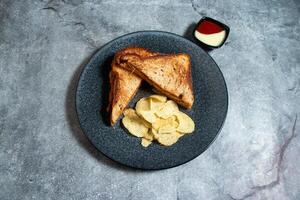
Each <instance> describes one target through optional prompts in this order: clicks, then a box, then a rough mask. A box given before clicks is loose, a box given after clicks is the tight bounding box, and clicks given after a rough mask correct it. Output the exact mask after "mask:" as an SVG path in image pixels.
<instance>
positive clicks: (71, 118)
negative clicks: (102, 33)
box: [65, 51, 141, 172]
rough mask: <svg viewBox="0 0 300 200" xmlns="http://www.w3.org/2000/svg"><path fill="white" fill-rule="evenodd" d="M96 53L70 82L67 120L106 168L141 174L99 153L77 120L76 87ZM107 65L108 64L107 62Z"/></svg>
mask: <svg viewBox="0 0 300 200" xmlns="http://www.w3.org/2000/svg"><path fill="white" fill-rule="evenodd" d="M95 53H96V51H95V52H94V53H92V55H91V56H89V57H87V58H86V59H85V60H84V61H83V62H82V63H81V64H80V65H79V67H78V68H77V69H76V71H75V72H74V74H73V76H72V78H71V80H70V82H69V85H68V88H67V94H66V99H65V112H66V116H67V117H66V118H67V122H68V125H69V128H70V130H71V132H72V135H73V136H74V137H75V139H76V141H77V142H78V144H79V145H80V146H81V147H82V148H84V149H85V150H86V151H87V152H88V153H89V154H90V155H91V156H92V157H94V158H95V159H96V160H98V161H99V162H101V163H103V164H105V165H106V166H109V167H112V168H115V169H117V170H124V171H127V172H141V170H138V169H133V168H130V167H126V166H124V165H121V164H118V163H117V162H114V161H112V160H110V159H109V158H107V157H105V156H104V155H103V154H102V153H101V152H100V151H98V150H97V149H96V147H94V145H93V144H92V143H91V142H90V141H89V139H88V138H87V137H86V135H85V134H84V133H83V131H82V130H81V128H80V125H79V121H78V118H77V113H76V107H75V95H76V87H77V84H78V81H79V77H80V74H81V72H82V70H83V68H84V67H85V65H86V64H87V63H88V62H89V60H90V59H91V57H92V56H93V55H94V54H95ZM105 63H107V62H105ZM103 73H107V77H108V72H107V71H104V72H103ZM101 75H105V74H101ZM107 80H108V79H107ZM102 89H103V90H102V91H103V93H104V92H107V91H108V89H107V87H106V88H102ZM104 89H105V90H104ZM103 95H105V96H106V97H107V98H108V93H107V94H103ZM102 109H104V108H102ZM104 113H106V112H104Z"/></svg>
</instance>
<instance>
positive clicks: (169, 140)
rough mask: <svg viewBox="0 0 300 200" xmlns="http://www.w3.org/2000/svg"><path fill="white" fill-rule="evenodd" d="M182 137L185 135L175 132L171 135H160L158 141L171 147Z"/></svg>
mask: <svg viewBox="0 0 300 200" xmlns="http://www.w3.org/2000/svg"><path fill="white" fill-rule="evenodd" d="M182 136H183V135H182V134H180V133H178V132H173V133H170V134H159V135H158V138H157V141H158V142H159V143H160V144H162V145H164V146H171V145H173V144H175V143H176V142H177V141H178V139H179V138H180V137H182Z"/></svg>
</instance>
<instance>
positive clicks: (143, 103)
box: [135, 98, 150, 114]
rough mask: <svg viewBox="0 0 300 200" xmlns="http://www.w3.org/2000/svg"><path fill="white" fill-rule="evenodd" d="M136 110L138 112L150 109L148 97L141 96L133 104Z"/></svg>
mask: <svg viewBox="0 0 300 200" xmlns="http://www.w3.org/2000/svg"><path fill="white" fill-rule="evenodd" d="M135 110H136V112H137V113H138V114H139V113H140V112H141V111H150V101H149V98H141V99H140V100H139V101H138V102H137V103H136V106H135Z"/></svg>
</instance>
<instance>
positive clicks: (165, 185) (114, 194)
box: [0, 0, 300, 200]
mask: <svg viewBox="0 0 300 200" xmlns="http://www.w3.org/2000/svg"><path fill="white" fill-rule="evenodd" d="M203 15H206V16H210V17H213V18H216V19H219V20H221V21H223V22H225V23H226V24H228V25H229V26H230V27H231V34H230V37H229V39H228V42H227V44H226V45H225V46H224V47H222V48H221V49H217V50H215V51H213V52H211V55H212V57H213V58H214V59H215V60H216V61H217V63H218V64H219V65H220V68H221V70H222V72H223V73H224V76H225V79H226V81H227V84H228V89H229V95H230V106H229V112H228V117H227V121H226V124H225V125H224V128H223V130H222V132H221V134H220V136H219V137H218V138H217V140H216V141H215V143H214V144H213V145H212V146H211V147H210V148H209V149H208V150H207V151H206V152H205V153H204V154H202V155H201V156H199V157H198V158H196V159H195V160H193V161H191V162H189V163H187V164H185V165H183V166H180V167H176V168H173V169H169V170H162V171H151V172H143V171H136V170H132V169H128V168H126V167H122V166H120V165H118V164H116V163H114V162H112V161H110V160H108V159H106V158H104V157H103V156H102V155H101V154H100V153H99V152H97V151H96V150H95V149H94V147H92V146H91V145H90V144H89V142H88V141H87V139H86V138H85V137H84V135H83V133H82V132H81V130H80V128H79V127H78V123H77V121H76V117H75V113H74V104H73V97H74V84H75V83H76V80H77V78H78V73H79V72H80V70H81V66H82V64H83V63H84V62H85V61H86V59H88V58H89V56H90V55H91V54H92V53H93V52H94V51H95V50H97V49H98V48H99V47H101V46H102V45H103V44H105V43H106V42H108V41H110V40H112V39H114V38H115V37H117V36H121V35H123V34H125V33H129V32H133V31H137V30H146V29H147V30H149V29H152V30H164V31H170V32H174V33H177V34H180V35H184V34H186V35H189V32H188V31H187V29H188V28H189V26H190V24H193V23H195V22H197V20H199V19H200V18H201V17H202V16H203ZM299 19H300V2H299V1H298V0H294V1H293V0H273V1H271V0H269V1H260V0H254V1H238V0H228V1H225V0H219V1H216V0H213V1H206V0H199V1H196V0H195V1H187V0H178V1H171V0H169V1H159V0H154V1H150V0H143V1H138V0H128V1H125V0H124V1H117V0H112V1H108V0H102V1H96V0H88V1H81V0H73V1H71V0H64V1H56V0H50V1H43V0H41V1H37V0H36V1H33V0H32V1H29V0H28V1H10V0H1V1H0V74H1V76H0V199H1V200H6V199H7V200H12V199H25V200H26V199H39V200H40V199H89V200H93V199H132V200H140V199H147V200H148V199H149V200H176V199H180V200H194V199H195V200H198V199H224V200H227V199H280V200H284V199H291V200H297V199H300V189H299V188H300V168H299V166H300V159H299V156H300V136H299V134H300V133H299V132H300V123H299V118H300V105H299V104H300V92H299V90H300V66H299V65H300V64H299V63H300V45H299V44H300V34H299V32H300V24H299ZM188 30H189V29H188ZM297 116H298V117H297Z"/></svg>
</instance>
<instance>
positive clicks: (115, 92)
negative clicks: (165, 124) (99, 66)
mask: <svg viewBox="0 0 300 200" xmlns="http://www.w3.org/2000/svg"><path fill="white" fill-rule="evenodd" d="M126 54H134V55H137V56H140V57H142V58H143V57H148V56H153V55H157V53H152V52H150V51H148V50H147V49H143V48H138V47H129V48H126V49H122V50H120V51H118V52H117V53H116V54H115V57H114V59H113V61H112V64H111V72H110V74H109V78H110V87H111V88H110V93H109V105H108V111H109V112H110V124H111V125H114V124H115V123H116V122H117V120H118V119H119V117H120V116H121V115H122V113H123V111H124V109H125V108H126V107H127V105H128V104H129V102H130V101H131V100H132V98H133V97H134V96H135V94H136V92H137V91H138V89H139V87H140V85H141V82H142V79H141V78H140V77H138V76H137V75H136V74H134V73H132V72H131V71H128V70H127V69H125V68H122V67H120V66H119V64H118V63H119V59H120V57H121V56H123V55H126Z"/></svg>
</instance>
